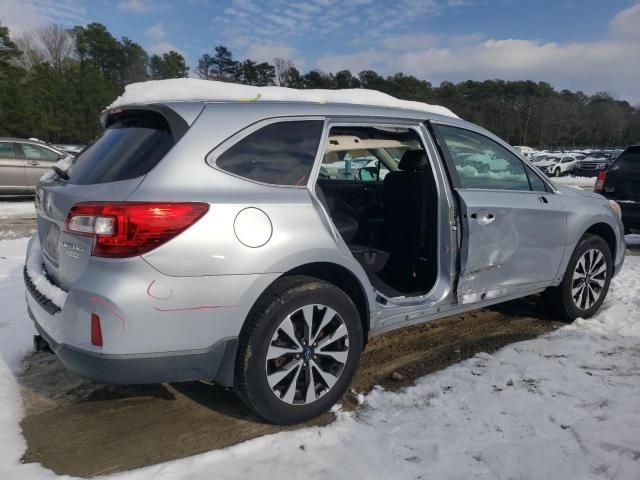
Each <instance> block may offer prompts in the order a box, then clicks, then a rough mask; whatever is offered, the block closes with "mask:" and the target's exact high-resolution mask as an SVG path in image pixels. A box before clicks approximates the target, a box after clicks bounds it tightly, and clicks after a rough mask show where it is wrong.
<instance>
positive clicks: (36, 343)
mask: <svg viewBox="0 0 640 480" xmlns="http://www.w3.org/2000/svg"><path fill="white" fill-rule="evenodd" d="M33 349H34V350H35V351H36V352H45V353H53V351H52V350H51V347H50V346H49V344H48V343H47V341H46V340H45V339H44V338H42V335H34V336H33Z"/></svg>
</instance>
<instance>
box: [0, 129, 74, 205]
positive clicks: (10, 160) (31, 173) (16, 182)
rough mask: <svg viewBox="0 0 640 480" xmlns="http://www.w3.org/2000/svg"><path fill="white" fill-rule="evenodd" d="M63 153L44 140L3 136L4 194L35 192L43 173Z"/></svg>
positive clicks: (0, 178) (0, 173)
mask: <svg viewBox="0 0 640 480" xmlns="http://www.w3.org/2000/svg"><path fill="white" fill-rule="evenodd" d="M63 157H65V153H63V152H62V151H60V150H58V149H57V148H55V147H53V146H51V145H49V144H46V143H43V142H39V141H36V140H26V139H23V138H8V137H0V196H15V195H33V194H34V193H35V191H36V185H37V184H38V180H40V177H41V176H42V175H43V174H44V173H45V172H46V171H48V170H50V169H51V167H52V166H53V164H54V163H56V162H57V161H58V160H60V159H61V158H63Z"/></svg>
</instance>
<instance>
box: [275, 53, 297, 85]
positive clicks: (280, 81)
mask: <svg viewBox="0 0 640 480" xmlns="http://www.w3.org/2000/svg"><path fill="white" fill-rule="evenodd" d="M273 66H274V68H275V70H276V78H275V80H276V85H278V86H279V87H286V86H288V85H287V72H288V71H289V69H291V67H293V62H292V61H291V60H285V59H284V58H279V57H276V58H274V59H273Z"/></svg>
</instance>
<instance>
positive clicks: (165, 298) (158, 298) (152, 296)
mask: <svg viewBox="0 0 640 480" xmlns="http://www.w3.org/2000/svg"><path fill="white" fill-rule="evenodd" d="M154 283H156V281H155V280H153V281H152V282H151V283H150V284H149V286H148V287H147V295H149V296H150V297H151V298H155V299H156V300H167V299H168V298H169V297H170V296H171V295H173V290H170V293H169V295H168V296H166V297H156V296H155V295H153V294H152V293H151V287H153V284H154Z"/></svg>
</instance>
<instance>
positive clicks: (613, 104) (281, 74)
mask: <svg viewBox="0 0 640 480" xmlns="http://www.w3.org/2000/svg"><path fill="white" fill-rule="evenodd" d="M194 74H195V76H197V77H199V78H203V79H211V80H221V81H226V82H237V83H243V84H246V85H257V86H265V85H279V86H284V87H292V88H303V89H304V88H325V89H339V88H369V89H374V90H379V91H381V92H384V93H388V94H390V95H393V96H395V97H398V98H401V99H405V100H415V101H419V102H426V103H432V104H439V105H444V106H446V107H448V108H450V109H451V110H453V111H454V112H456V114H458V115H459V116H460V117H462V118H464V119H466V120H469V121H471V122H474V123H477V124H479V125H482V126H484V127H485V128H487V129H489V130H491V131H493V132H495V133H496V134H497V135H499V136H500V137H502V138H504V139H505V140H507V141H508V142H510V143H511V144H513V145H529V146H532V147H538V148H543V147H544V148H567V147H592V148H594V147H614V146H624V145H627V144H631V143H640V108H638V107H637V106H636V107H634V106H632V105H630V104H629V102H627V101H624V100H619V99H616V98H614V97H613V96H612V95H610V94H608V93H606V92H600V93H596V94H593V95H587V94H585V93H583V92H581V91H576V92H574V91H570V90H560V91H559V90H556V89H555V88H553V87H552V86H551V85H550V84H549V83H546V82H533V81H505V80H486V81H472V80H468V81H465V82H460V83H452V82H446V81H445V82H442V83H441V84H440V85H438V86H435V85H433V84H431V82H428V81H426V80H421V79H419V78H416V77H415V76H413V75H406V74H403V73H396V74H395V75H389V76H383V75H380V74H378V73H377V72H375V71H373V70H364V71H361V72H359V73H357V74H353V73H352V72H350V71H349V70H342V71H339V72H336V73H325V72H321V71H319V70H311V71H308V72H306V73H302V72H300V71H299V70H298V69H297V68H296V66H295V65H294V64H293V63H292V62H291V61H289V60H286V59H281V58H274V59H273V60H272V61H271V62H258V61H255V60H253V59H249V58H247V59H243V60H237V59H235V58H234V56H233V54H232V52H231V51H230V50H229V49H228V48H227V47H225V46H222V45H220V46H217V47H215V48H214V49H213V51H212V52H211V53H210V54H209V53H205V54H203V55H202V56H201V57H200V58H199V59H198V62H197V66H196V68H195V71H194ZM187 76H189V67H188V66H187V64H186V61H185V59H184V57H183V56H182V55H181V54H180V53H178V52H175V51H170V52H167V53H164V54H162V55H156V54H154V55H149V54H148V53H147V52H146V51H145V49H144V48H143V47H142V46H140V45H139V44H138V43H136V42H134V41H132V40H131V39H129V38H127V37H122V38H119V39H118V38H115V37H114V36H113V35H112V34H111V33H110V32H109V31H108V30H107V28H106V27H105V26H104V25H101V24H99V23H91V24H88V25H86V26H77V27H74V28H72V29H65V28H62V27H60V26H57V25H49V26H44V27H40V28H38V29H36V30H34V31H32V32H30V33H27V34H24V35H22V36H19V37H17V38H11V36H10V32H9V30H8V29H7V27H4V26H2V24H0V135H11V136H18V137H37V138H41V139H44V140H47V141H50V142H61V143H62V142H70V143H86V142H88V141H90V140H91V139H92V138H94V137H95V136H96V135H98V134H99V132H100V127H99V123H98V118H99V115H100V112H101V111H102V110H103V109H104V107H105V106H107V105H109V104H110V103H111V102H112V101H113V100H114V99H115V98H116V97H117V96H118V95H120V94H121V93H122V91H123V90H124V87H125V85H127V84H128V83H132V82H140V81H145V80H150V79H166V78H182V77H187Z"/></svg>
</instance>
